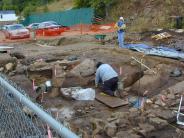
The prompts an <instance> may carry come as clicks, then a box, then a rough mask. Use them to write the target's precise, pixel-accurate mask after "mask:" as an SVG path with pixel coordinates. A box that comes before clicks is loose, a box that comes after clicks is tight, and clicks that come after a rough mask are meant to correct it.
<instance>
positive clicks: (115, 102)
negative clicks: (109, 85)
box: [96, 92, 128, 108]
mask: <svg viewBox="0 0 184 138" xmlns="http://www.w3.org/2000/svg"><path fill="white" fill-rule="evenodd" d="M96 100H97V101H99V102H101V103H103V104H105V105H107V106H108V107H110V108H116V107H120V106H124V105H127V104H128V101H127V100H123V99H120V98H118V97H113V96H109V95H107V94H105V93H103V92H101V93H96Z"/></svg>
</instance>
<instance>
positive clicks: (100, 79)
mask: <svg viewBox="0 0 184 138" xmlns="http://www.w3.org/2000/svg"><path fill="white" fill-rule="evenodd" d="M95 85H96V87H98V85H101V86H102V90H103V92H105V93H106V94H108V95H111V96H117V88H118V74H117V72H116V71H115V70H114V69H113V68H112V67H111V66H110V65H109V64H104V63H102V62H98V63H97V65H96V78H95Z"/></svg>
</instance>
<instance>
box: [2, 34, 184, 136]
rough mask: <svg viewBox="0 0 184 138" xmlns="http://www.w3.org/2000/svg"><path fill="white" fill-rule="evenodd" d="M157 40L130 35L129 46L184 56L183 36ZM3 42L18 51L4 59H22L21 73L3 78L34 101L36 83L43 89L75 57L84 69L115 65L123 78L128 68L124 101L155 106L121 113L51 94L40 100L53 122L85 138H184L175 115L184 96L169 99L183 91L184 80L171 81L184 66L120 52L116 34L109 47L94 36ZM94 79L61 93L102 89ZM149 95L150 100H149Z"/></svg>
mask: <svg viewBox="0 0 184 138" xmlns="http://www.w3.org/2000/svg"><path fill="white" fill-rule="evenodd" d="M153 34H155V32H147V33H142V34H129V33H127V35H126V42H127V43H130V42H139V43H146V44H150V45H161V44H163V45H165V46H168V47H175V48H176V47H179V48H180V49H181V51H183V34H182V35H181V34H177V33H172V38H169V39H166V40H160V41H155V40H153V39H151V35H153ZM0 36H1V37H0V42H1V45H5V46H12V47H14V49H12V50H11V51H8V53H3V54H7V55H9V54H10V55H11V57H16V67H14V68H13V69H12V70H6V69H5V68H4V70H3V69H2V72H4V73H6V74H7V75H8V76H9V78H11V79H12V80H14V81H15V82H17V83H18V85H20V86H21V87H23V88H24V89H25V90H26V91H27V93H28V94H29V95H30V96H31V97H34V98H35V95H36V94H35V92H33V91H32V83H31V81H32V80H35V85H37V86H38V85H40V84H42V83H44V82H45V81H46V80H51V79H52V66H53V65H54V64H56V63H58V62H60V61H63V60H66V59H68V58H69V57H72V56H75V57H77V59H78V60H79V61H80V63H81V62H82V61H84V60H85V59H91V60H93V61H94V62H95V63H96V62H97V61H102V62H104V63H109V64H111V65H112V66H113V67H114V68H115V69H116V71H117V72H118V73H119V72H120V68H122V75H120V78H125V77H126V79H125V81H124V86H125V90H124V91H122V96H121V99H123V100H124V101H126V100H127V99H129V100H130V101H131V100H133V99H135V98H136V97H145V98H147V99H149V100H150V101H149V102H145V106H144V107H142V108H140V109H137V108H134V107H133V106H132V104H130V103H129V104H127V105H125V106H121V107H117V108H109V107H107V106H106V105H104V104H103V103H100V102H99V101H97V100H94V101H85V102H84V101H76V100H73V99H72V100H71V99H66V98H65V97H63V96H62V95H61V94H59V95H57V96H53V97H52V98H51V97H50V96H49V94H48V93H47V94H44V95H43V97H42V100H41V101H40V99H37V100H38V101H37V102H39V103H40V104H42V105H43V106H44V107H45V108H47V109H48V110H51V111H52V112H53V116H55V117H57V118H58V119H59V120H61V121H62V122H63V121H67V122H68V123H69V125H70V128H71V129H72V130H73V131H74V132H75V133H77V134H79V135H82V137H84V138H90V137H95V138H108V137H109V138H110V137H114V138H115V137H116V138H176V137H180V138H182V137H183V136H184V134H183V129H182V128H181V127H180V126H178V125H177V124H176V114H173V111H174V110H177V107H178V101H179V99H180V95H181V94H182V93H183V91H182V90H178V89H179V88H178V89H177V93H176V92H175V91H174V92H172V93H169V90H170V89H168V88H173V89H174V86H175V85H176V86H177V84H178V83H182V81H183V80H184V76H183V75H181V76H179V77H170V73H171V72H172V71H173V70H174V69H175V68H179V69H180V70H181V71H182V72H183V69H184V64H183V63H182V61H178V60H176V59H169V58H163V57H156V56H148V55H143V54H142V53H138V52H135V51H130V50H128V49H120V48H118V46H117V44H116V39H115V38H114V36H115V34H114V33H109V34H107V37H106V39H105V44H103V45H102V43H101V42H99V41H98V40H96V39H95V38H94V35H77V36H76V35H72V36H60V37H54V38H49V39H47V38H44V39H38V40H11V41H9V40H5V39H4V37H3V34H2V33H1V34H0ZM20 55H21V56H20ZM132 57H136V58H137V59H139V60H142V62H143V63H144V64H145V65H147V66H148V67H149V68H150V69H151V70H154V71H156V72H157V73H156V74H153V73H152V71H150V70H147V69H146V68H144V67H141V66H140V64H138V63H137V62H135V61H134V60H132ZM43 61H44V64H39V65H40V66H36V64H34V63H38V62H43ZM7 63H8V62H7ZM66 64H67V63H66ZM31 65H35V66H34V67H33V69H32V70H31V69H30V66H31ZM60 65H61V64H60ZM61 66H62V67H63V66H64V65H63V64H62V65H61ZM75 66H76V65H73V64H72V65H68V64H67V67H66V68H67V69H66V70H65V73H69V72H70V70H72V69H73V68H74V67H75ZM29 69H30V70H29ZM142 72H143V74H142ZM141 74H142V75H141ZM147 74H148V75H147ZM150 74H151V75H150ZM22 76H24V77H22ZM94 77H95V74H94V73H93V74H92V75H90V76H86V77H79V78H72V77H71V78H67V81H66V82H64V83H63V85H62V86H61V87H71V86H81V87H83V88H93V89H96V88H95V87H94ZM23 78H25V79H23ZM84 80H85V81H84ZM86 82H87V83H86ZM179 86H180V85H179ZM182 87H183V86H182V84H181V89H182ZM146 91H147V92H148V94H147V95H143V93H145V92H146ZM99 92H100V90H99V89H96V93H99ZM166 93H167V94H166ZM172 94H174V96H173V95H172ZM171 95H172V96H173V97H172V96H171ZM162 96H165V97H166V99H167V101H164V100H162V101H161V100H160V99H161V98H160V97H162Z"/></svg>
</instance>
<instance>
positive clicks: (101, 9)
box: [75, 0, 112, 17]
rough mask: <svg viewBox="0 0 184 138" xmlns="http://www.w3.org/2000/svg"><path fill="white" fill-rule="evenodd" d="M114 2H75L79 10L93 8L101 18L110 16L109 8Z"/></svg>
mask: <svg viewBox="0 0 184 138" xmlns="http://www.w3.org/2000/svg"><path fill="white" fill-rule="evenodd" d="M111 3H112V0H75V5H76V7H77V8H82V7H92V8H94V9H95V14H96V15H98V16H101V17H105V16H108V7H109V5H110V4H111Z"/></svg>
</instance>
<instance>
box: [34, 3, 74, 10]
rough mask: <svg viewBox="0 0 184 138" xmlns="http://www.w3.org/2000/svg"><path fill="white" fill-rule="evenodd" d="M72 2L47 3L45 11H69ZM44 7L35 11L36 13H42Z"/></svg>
mask: <svg viewBox="0 0 184 138" xmlns="http://www.w3.org/2000/svg"><path fill="white" fill-rule="evenodd" d="M73 5H74V4H73V0H56V1H53V2H50V3H48V5H47V11H50V12H53V11H62V10H67V9H71V8H72V7H73ZM44 9H45V6H41V7H38V8H37V9H36V11H37V12H44Z"/></svg>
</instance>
